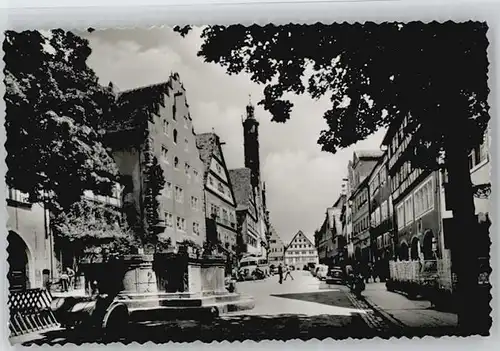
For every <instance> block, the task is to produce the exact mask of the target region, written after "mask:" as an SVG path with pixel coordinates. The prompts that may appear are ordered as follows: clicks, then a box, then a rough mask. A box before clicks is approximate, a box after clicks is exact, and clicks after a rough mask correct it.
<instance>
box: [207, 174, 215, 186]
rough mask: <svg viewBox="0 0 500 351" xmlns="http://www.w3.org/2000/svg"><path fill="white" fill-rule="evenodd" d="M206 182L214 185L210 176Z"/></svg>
mask: <svg viewBox="0 0 500 351" xmlns="http://www.w3.org/2000/svg"><path fill="white" fill-rule="evenodd" d="M208 183H209V184H210V185H211V186H214V179H213V178H212V177H210V176H209V177H208Z"/></svg>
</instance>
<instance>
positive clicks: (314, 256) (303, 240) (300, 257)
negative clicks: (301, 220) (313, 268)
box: [285, 230, 319, 269]
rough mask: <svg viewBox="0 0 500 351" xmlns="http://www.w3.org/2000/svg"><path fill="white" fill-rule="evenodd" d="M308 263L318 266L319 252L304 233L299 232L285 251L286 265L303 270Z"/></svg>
mask: <svg viewBox="0 0 500 351" xmlns="http://www.w3.org/2000/svg"><path fill="white" fill-rule="evenodd" d="M308 263H315V264H318V263H319V260H318V251H317V250H316V248H315V247H314V245H313V243H312V242H311V240H309V238H307V237H306V236H305V235H304V233H303V232H302V231H301V230H299V231H298V232H297V234H295V236H294V237H293V239H292V240H291V241H290V244H288V246H287V247H286V250H285V264H286V265H290V266H294V267H295V268H298V269H302V268H303V266H304V265H307V264H308Z"/></svg>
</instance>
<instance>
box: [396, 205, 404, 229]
mask: <svg viewBox="0 0 500 351" xmlns="http://www.w3.org/2000/svg"><path fill="white" fill-rule="evenodd" d="M396 213H397V217H396V219H397V222H398V229H401V228H404V226H405V207H404V203H402V204H400V205H398V207H397V209H396Z"/></svg>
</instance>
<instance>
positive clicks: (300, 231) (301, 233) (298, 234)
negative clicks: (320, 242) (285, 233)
mask: <svg viewBox="0 0 500 351" xmlns="http://www.w3.org/2000/svg"><path fill="white" fill-rule="evenodd" d="M300 235H302V236H303V237H304V238H306V239H307V241H308V242H309V244H311V245H312V246H314V244H313V242H312V241H311V239H309V238H308V237H307V235H305V234H304V233H303V232H302V230H299V231H298V232H297V234H295V235H294V237H293V238H292V240H290V243H289V245H290V244H291V243H293V242H294V241H295V239H296V238H297V237H298V236H300Z"/></svg>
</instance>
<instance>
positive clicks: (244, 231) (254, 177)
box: [230, 103, 270, 256]
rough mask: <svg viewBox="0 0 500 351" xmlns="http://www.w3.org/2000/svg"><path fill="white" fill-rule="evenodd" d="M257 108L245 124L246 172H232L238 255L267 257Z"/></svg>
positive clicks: (266, 216) (251, 109)
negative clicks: (236, 217) (235, 205)
mask: <svg viewBox="0 0 500 351" xmlns="http://www.w3.org/2000/svg"><path fill="white" fill-rule="evenodd" d="M254 111H255V108H254V106H253V105H252V104H251V103H249V104H248V105H247V107H246V118H245V119H244V120H243V121H242V124H243V139H244V149H245V168H239V169H234V170H231V171H230V176H231V182H232V184H233V187H234V191H235V196H236V202H237V205H238V206H237V208H238V210H237V216H238V225H239V226H240V227H241V229H239V230H240V233H241V234H240V242H239V245H238V246H239V249H238V254H239V255H240V256H241V255H242V254H244V253H253V254H258V255H262V256H266V255H267V249H268V242H267V241H268V238H269V228H270V223H269V212H268V211H267V208H266V194H265V184H264V183H263V182H262V179H261V174H260V155H259V153H260V145H259V122H258V121H257V119H256V118H255V114H254Z"/></svg>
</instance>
